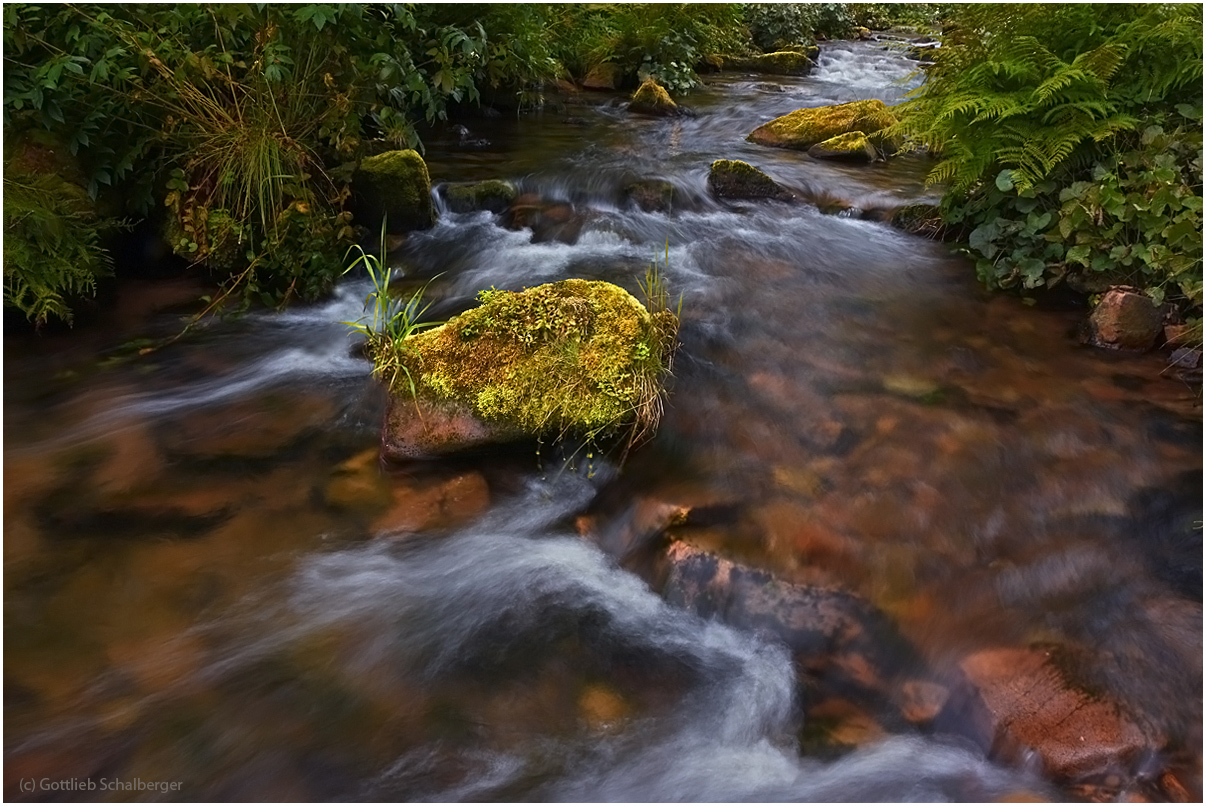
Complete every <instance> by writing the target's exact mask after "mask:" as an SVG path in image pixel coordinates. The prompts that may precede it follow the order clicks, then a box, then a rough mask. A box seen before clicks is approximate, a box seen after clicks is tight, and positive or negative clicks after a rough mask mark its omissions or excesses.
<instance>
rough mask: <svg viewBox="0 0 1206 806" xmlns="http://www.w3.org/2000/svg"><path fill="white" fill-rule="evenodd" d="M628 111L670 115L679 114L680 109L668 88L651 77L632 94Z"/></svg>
mask: <svg viewBox="0 0 1206 806" xmlns="http://www.w3.org/2000/svg"><path fill="white" fill-rule="evenodd" d="M628 111H629V112H636V113H637V114H640V115H657V116H660V117H669V116H673V115H677V114H678V112H679V109H678V104H676V103H674V101H673V100H672V99H671V98H670V93H668V92H666V88H665V87H663V86H662V85H661V84H658V83H657V81H656V80H655V79H653V78H652V77H651V78H647V79H645V81H644V83H642V84H641V86H639V87H637V90H636V92H634V93H633V94H632V100H631V101H629V102H628Z"/></svg>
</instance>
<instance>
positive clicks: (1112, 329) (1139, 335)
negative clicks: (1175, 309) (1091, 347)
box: [1089, 286, 1163, 350]
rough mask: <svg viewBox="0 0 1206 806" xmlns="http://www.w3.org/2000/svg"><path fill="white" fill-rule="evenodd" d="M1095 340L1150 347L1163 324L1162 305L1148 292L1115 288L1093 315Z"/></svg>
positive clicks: (1129, 347) (1103, 344) (1134, 347)
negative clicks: (1148, 294)
mask: <svg viewBox="0 0 1206 806" xmlns="http://www.w3.org/2000/svg"><path fill="white" fill-rule="evenodd" d="M1089 326H1090V328H1091V330H1092V338H1093V342H1094V343H1095V344H1097V345H1099V346H1101V347H1111V348H1115V349H1122V350H1150V349H1151V348H1152V345H1154V344H1155V342H1156V337H1157V336H1159V335H1160V333H1161V330H1162V328H1163V323H1162V321H1161V316H1160V309H1159V308H1157V307H1156V304H1155V303H1154V302H1152V300H1151V298H1150V297H1148V296H1147V295H1145V294H1141V293H1139V292H1138V291H1136V290H1134V289H1130V288H1126V287H1124V286H1118V287H1115V288H1111V289H1110V290H1109V291H1108V292H1106V295H1105V296H1104V297H1102V299H1101V302H1099V303H1098V304H1097V307H1096V308H1094V309H1093V313H1092V314H1091V315H1090V316H1089Z"/></svg>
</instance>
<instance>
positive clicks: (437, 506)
mask: <svg viewBox="0 0 1206 806" xmlns="http://www.w3.org/2000/svg"><path fill="white" fill-rule="evenodd" d="M489 506H490V487H489V485H488V484H487V483H486V480H485V478H483V477H482V475H481V474H480V473H476V472H472V471H471V472H467V473H461V474H459V475H456V476H453V477H451V478H448V479H444V480H441V481H425V482H420V483H418V484H414V485H403V484H400V485H399V486H398V487H396V488H395V489H394V493H393V505H392V506H391V507H390V509H389V511H388V512H386V513H385V514H384V515H382V516H381V517H380V518H378V519H377V520H376V521H375V522H374V523H373V531H376V532H382V531H406V532H418V531H422V530H424V529H434V528H438V527H442V526H452V525H455V524H458V523H465V522H467V521H469V520H472V519H473V518H475V517H477V516H478V515H480V514H481V513H482V512H484V511H485V510H486V509H487V508H488V507H489Z"/></svg>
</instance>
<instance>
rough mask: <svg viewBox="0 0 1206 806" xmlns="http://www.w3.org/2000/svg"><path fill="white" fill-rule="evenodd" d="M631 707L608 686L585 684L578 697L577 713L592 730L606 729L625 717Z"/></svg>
mask: <svg viewBox="0 0 1206 806" xmlns="http://www.w3.org/2000/svg"><path fill="white" fill-rule="evenodd" d="M631 710H632V709H631V707H630V706H629V705H628V703H627V702H625V701H624V698H623V697H621V696H620V695H619V694H618V693H617V692H616V691H615V690H613V689H612V688H610V687H608V686H603V685H592V686H587V687H586V688H585V689H584V690H583V691H582V695H581V696H580V697H578V713H579V714H581V716H582V719H583V720H584V721H585V722H586V723H587V724H588V725H590V727H591V728H592V729H593V730H606V729H608V728H610V727H613V726H615V725H616V723H618V722H620V721H622V720H624V719H625V718H627V716H628V714H629V713H630V712H631Z"/></svg>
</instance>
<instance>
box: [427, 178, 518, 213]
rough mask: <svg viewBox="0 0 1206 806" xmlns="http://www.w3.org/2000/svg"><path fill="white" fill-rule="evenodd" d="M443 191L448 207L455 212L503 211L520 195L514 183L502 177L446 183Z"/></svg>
mask: <svg viewBox="0 0 1206 806" xmlns="http://www.w3.org/2000/svg"><path fill="white" fill-rule="evenodd" d="M443 193H444V201H445V202H447V203H448V209H450V210H452V212H454V213H469V212H473V211H475V210H489V211H490V212H492V213H501V212H502V211H503V210H505V209H507V207H508V206H509V205H510V204H511V202H513V201H515V197H516V196H518V195H519V193H518V191H516V189H515V186H514V185H512V184H511V183H510V182H505V181H503V180H501V179H489V180H487V181H485V182H476V183H473V184H462V185H446V186H445V187H444V189H443Z"/></svg>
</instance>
